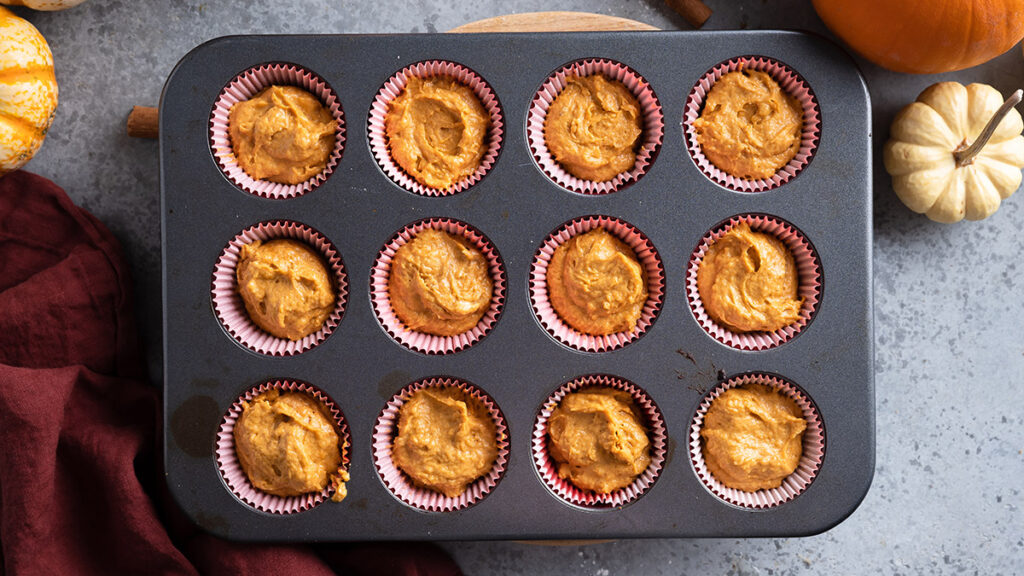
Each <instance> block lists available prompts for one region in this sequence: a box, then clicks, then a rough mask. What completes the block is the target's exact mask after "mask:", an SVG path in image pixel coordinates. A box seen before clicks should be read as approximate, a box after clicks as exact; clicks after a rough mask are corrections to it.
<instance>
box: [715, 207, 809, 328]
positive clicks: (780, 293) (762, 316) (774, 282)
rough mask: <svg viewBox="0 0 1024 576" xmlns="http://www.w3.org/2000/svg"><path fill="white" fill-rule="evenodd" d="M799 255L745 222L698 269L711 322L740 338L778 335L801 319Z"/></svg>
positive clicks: (722, 241) (720, 239)
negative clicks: (754, 334) (751, 334)
mask: <svg viewBox="0 0 1024 576" xmlns="http://www.w3.org/2000/svg"><path fill="white" fill-rule="evenodd" d="M797 288H798V277H797V270H796V264H795V263H794V261H793V254H791V253H790V251H789V249H787V248H786V245H785V244H783V243H782V241H781V240H779V239H778V238H776V237H774V236H771V235H769V234H763V233H761V232H754V231H753V230H751V229H750V225H749V224H747V223H746V222H741V223H739V224H737V225H736V226H734V227H733V228H732V230H730V231H729V232H727V233H726V234H725V235H723V236H722V237H721V238H719V239H718V240H716V241H715V243H714V244H712V245H711V247H709V248H708V250H707V252H706V253H705V254H704V258H703V260H702V261H701V263H700V267H699V268H698V269H697V292H698V293H699V294H700V299H701V302H703V304H704V310H705V311H707V313H708V316H710V317H711V319H712V320H714V321H715V322H718V323H719V324H721V325H723V326H725V327H726V328H729V329H730V330H733V331H736V332H757V331H761V332H774V331H775V330H778V329H780V328H783V327H785V326H788V325H790V324H792V323H794V322H796V321H797V320H799V319H800V308H801V307H802V306H803V303H804V299H803V297H802V296H798V295H797Z"/></svg>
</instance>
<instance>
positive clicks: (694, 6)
mask: <svg viewBox="0 0 1024 576" xmlns="http://www.w3.org/2000/svg"><path fill="white" fill-rule="evenodd" d="M665 3H666V4H668V5H669V6H670V7H671V8H672V9H673V10H675V11H676V12H678V13H679V14H680V15H681V16H682V17H683V18H685V19H686V21H687V22H689V23H690V25H691V26H693V27H695V28H700V27H701V26H703V25H704V22H705V21H707V19H708V17H709V16H711V9H710V8H708V7H707V6H706V5H704V3H703V2H701V0H665ZM588 30H590V31H606V32H608V31H621V30H657V28H655V27H654V26H651V25H649V24H644V23H643V22H637V21H636V20H629V19H628V18H619V17H617V16H605V15H603V14H590V13H587V12H527V13H524V14H510V15H508V16H496V17H494V18H487V19H485V20H478V21H476V22H470V23H469V24H463V25H462V26H459V27H458V28H453V29H451V30H449V32H457V33H475V32H513V31H514V32H581V31H588ZM125 129H126V130H127V132H128V135H129V136H132V137H135V138H156V137H157V136H159V135H160V113H159V111H158V110H157V108H154V107H151V106H135V107H133V108H132V111H131V112H130V113H129V114H128V121H127V122H126V123H125Z"/></svg>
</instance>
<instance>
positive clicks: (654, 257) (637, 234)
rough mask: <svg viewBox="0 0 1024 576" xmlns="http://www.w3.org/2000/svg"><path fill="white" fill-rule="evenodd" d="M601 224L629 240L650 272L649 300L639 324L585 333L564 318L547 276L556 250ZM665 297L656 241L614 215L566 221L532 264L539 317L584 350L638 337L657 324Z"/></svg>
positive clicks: (546, 327) (558, 337)
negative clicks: (610, 331) (626, 328)
mask: <svg viewBox="0 0 1024 576" xmlns="http://www.w3.org/2000/svg"><path fill="white" fill-rule="evenodd" d="M599 227H600V228H604V229H605V230H607V231H608V232H609V233H610V234H612V235H613V236H615V237H616V238H618V239H619V240H622V241H623V242H625V243H626V244H628V245H629V247H630V248H632V249H633V253H634V254H635V255H636V257H637V260H639V262H640V264H641V265H642V266H643V267H644V272H645V274H646V275H647V302H645V303H644V307H643V310H642V311H641V312H640V320H639V321H637V324H636V326H635V327H634V328H633V329H632V330H630V331H624V332H616V333H614V334H607V335H604V336H594V335H592V334H585V333H583V332H580V331H579V330H576V329H575V328H573V327H572V326H569V324H567V323H566V322H565V321H563V320H562V318H561V317H560V316H559V315H558V312H557V311H556V310H555V309H554V307H553V306H552V305H551V301H550V300H549V298H548V280H547V272H548V263H550V261H551V256H552V255H553V254H554V253H555V250H556V249H557V248H558V247H559V246H561V245H562V244H563V243H565V242H566V241H567V240H569V239H570V238H572V237H573V236H576V235H578V234H583V233H586V232H589V231H590V230H593V229H595V228H599ZM664 299H665V266H664V265H663V264H662V263H661V256H660V255H658V251H657V249H655V248H654V244H653V243H652V242H651V241H650V240H649V239H648V238H647V236H645V235H644V234H643V232H641V231H640V230H639V229H637V228H636V227H635V226H633V225H632V224H629V223H628V222H625V221H623V220H619V219H618V218H612V217H610V216H586V217H582V218H576V219H574V220H571V221H569V222H567V223H565V224H563V225H562V226H560V227H559V228H558V229H557V230H555V231H554V232H552V233H551V234H550V235H548V237H547V238H546V239H545V240H544V242H543V243H542V244H541V246H540V248H538V249H537V253H536V254H534V257H533V264H532V265H531V266H530V303H531V304H532V306H533V313H534V315H536V317H537V320H538V321H539V322H540V324H541V326H542V327H543V328H544V330H546V331H547V333H548V334H550V335H551V337H553V338H554V339H555V340H557V341H559V342H561V343H562V344H565V345H566V346H569V347H570V348H573V349H575V350H580V351H582V352H595V353H600V352H611V351H612V350H618V349H619V348H622V347H624V346H626V345H627V344H630V343H632V342H634V341H636V340H637V339H639V338H640V337H641V336H643V335H644V333H646V332H647V330H648V329H649V328H650V327H651V326H652V325H653V324H654V321H655V320H656V319H657V317H658V314H659V313H660V312H661V307H662V303H663V302H664Z"/></svg>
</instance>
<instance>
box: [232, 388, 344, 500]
mask: <svg viewBox="0 0 1024 576" xmlns="http://www.w3.org/2000/svg"><path fill="white" fill-rule="evenodd" d="M272 388H276V389H278V390H281V391H282V392H302V393H305V394H308V395H310V396H312V397H313V398H315V399H316V400H317V401H318V402H320V403H321V404H322V405H323V406H324V407H326V408H327V410H328V412H330V414H331V417H332V418H333V419H334V426H335V430H336V431H337V433H338V441H339V446H340V450H341V467H340V468H339V469H338V473H341V472H347V471H348V467H349V449H350V446H351V445H352V443H351V438H350V436H349V431H348V423H347V422H346V421H345V416H344V415H343V414H342V413H341V409H340V408H338V405H337V404H335V403H334V401H333V400H331V399H330V397H328V396H327V395H326V394H324V393H323V392H321V391H320V390H319V389H317V388H316V387H314V386H311V385H310V384H307V383H305V382H300V381H297V380H271V381H268V382H265V383H263V384H260V385H259V386H254V387H252V388H250V389H249V390H248V391H247V392H246V393H245V394H243V395H242V396H240V397H239V398H238V399H237V400H235V403H234V404H232V405H231V408H229V409H228V411H227V413H226V414H225V415H224V418H223V419H222V420H221V423H220V429H219V430H218V431H217V446H216V451H215V454H216V457H217V468H218V469H219V470H220V474H221V477H223V479H224V483H225V484H226V485H227V487H228V490H230V491H231V493H232V494H234V495H235V497H237V498H238V499H239V500H241V501H242V502H244V503H246V504H248V505H249V506H252V507H253V508H255V509H257V510H260V511H262V512H268V513H270V514H292V513H295V512H302V511H304V510H309V509H310V508H312V507H314V506H316V505H318V504H320V503H321V502H323V501H324V500H328V499H329V498H331V496H333V495H334V492H335V491H336V489H337V486H336V485H335V483H334V482H329V483H328V485H327V487H326V488H324V489H323V490H321V491H320V492H310V493H308V494H301V495H299V496H287V497H285V496H274V495H273V494H267V493H266V492H263V491H261V490H259V489H258V488H256V487H255V486H253V485H252V483H251V482H249V477H248V476H246V474H245V470H243V469H242V465H241V463H240V462H239V460H238V455H237V454H236V452H235V437H234V430H235V423H236V422H237V421H238V418H239V416H241V415H242V410H243V406H242V403H243V402H251V401H252V400H253V399H254V398H256V397H257V396H259V395H260V394H262V393H264V392H266V391H268V390H270V389H272Z"/></svg>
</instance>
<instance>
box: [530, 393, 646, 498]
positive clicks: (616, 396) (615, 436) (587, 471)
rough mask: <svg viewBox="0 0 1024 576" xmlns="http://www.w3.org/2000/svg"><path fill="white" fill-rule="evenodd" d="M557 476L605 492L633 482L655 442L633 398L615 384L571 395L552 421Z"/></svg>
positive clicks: (550, 435) (550, 430)
mask: <svg viewBox="0 0 1024 576" xmlns="http://www.w3.org/2000/svg"><path fill="white" fill-rule="evenodd" d="M548 446H549V449H550V451H551V456H552V457H553V458H554V459H555V461H556V462H558V476H559V477H560V478H565V479H568V480H569V481H570V482H572V483H573V484H575V485H576V486H577V487H579V488H582V489H584V490H593V491H594V492H598V493H601V494H607V493H609V492H614V491H615V490H618V489H620V488H625V487H626V486H629V485H630V484H631V483H632V482H633V481H634V480H636V478H637V476H639V475H640V474H642V473H643V471H644V470H646V469H647V466H649V465H650V463H651V442H650V440H649V439H648V438H647V431H646V430H645V429H644V426H643V424H642V423H641V415H640V409H639V408H638V407H637V405H636V402H634V401H633V397H632V396H630V394H629V393H628V392H626V391H624V390H616V389H614V388H585V389H583V390H580V391H577V392H573V393H571V394H567V395H566V396H565V398H563V399H562V401H561V402H559V403H558V406H557V407H556V408H555V409H554V411H552V412H551V417H550V418H549V419H548Z"/></svg>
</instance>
